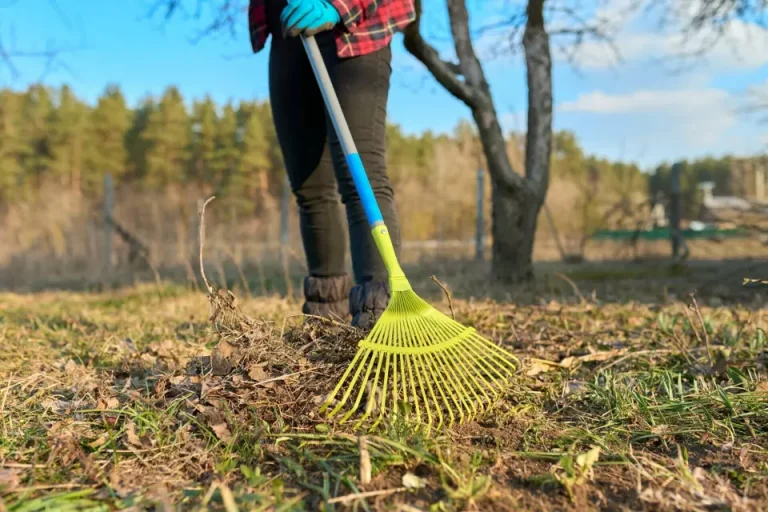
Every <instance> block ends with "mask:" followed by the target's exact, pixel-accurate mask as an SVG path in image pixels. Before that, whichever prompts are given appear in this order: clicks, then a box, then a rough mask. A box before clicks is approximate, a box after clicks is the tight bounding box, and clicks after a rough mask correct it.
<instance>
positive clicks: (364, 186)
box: [301, 35, 384, 228]
mask: <svg viewBox="0 0 768 512" xmlns="http://www.w3.org/2000/svg"><path fill="white" fill-rule="evenodd" d="M301 42H302V43H304V49H305V50H306V51H307V57H309V63H310V64H311V65H312V70H313V71H314V72H315V78H316V79H317V85H318V86H319V87H320V93H321V94H322V95H323V100H324V101H325V107H326V109H327V111H328V114H329V115H330V116H331V123H333V128H334V130H335V131H336V135H337V136H338V138H339V142H340V143H341V149H342V150H343V151H344V157H345V158H346V160H347V166H348V167H349V172H350V174H351V175H352V181H353V182H354V183H355V188H356V189H357V195H358V196H360V202H361V203H362V204H363V209H364V210H365V216H366V218H367V219H368V225H369V226H371V228H373V227H375V226H376V225H377V224H380V223H382V224H383V223H384V217H383V216H382V215H381V210H380V209H379V204H378V203H377V202H376V196H375V195H374V194H373V189H372V188H371V183H370V182H369V181H368V175H367V174H366V172H365V166H364V165H363V161H362V160H361V159H360V154H359V153H358V152H357V147H356V146H355V141H354V140H353V139H352V133H350V131H349V126H347V120H346V119H345V117H344V112H343V111H342V110H341V105H340V104H339V99H338V98H337V97H336V91H335V90H334V88H333V83H332V82H331V77H330V76H329V75H328V69H327V68H326V67H325V62H324V61H323V56H322V54H321V53H320V48H319V47H318V46H317V41H316V40H315V37H314V36H303V35H302V36H301Z"/></svg>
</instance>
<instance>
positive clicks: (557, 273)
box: [555, 272, 587, 302]
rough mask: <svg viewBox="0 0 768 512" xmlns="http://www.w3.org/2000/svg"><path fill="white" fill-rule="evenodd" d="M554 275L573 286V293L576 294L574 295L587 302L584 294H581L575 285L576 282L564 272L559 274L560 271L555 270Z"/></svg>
mask: <svg viewBox="0 0 768 512" xmlns="http://www.w3.org/2000/svg"><path fill="white" fill-rule="evenodd" d="M555 277H559V278H560V279H562V280H563V281H565V282H566V283H568V284H569V285H571V288H573V293H575V294H576V296H577V297H578V298H579V300H581V302H587V299H585V298H584V295H582V294H581V291H580V290H579V287H578V286H576V283H574V282H573V280H572V279H571V278H570V277H568V276H567V275H565V274H561V273H560V272H555Z"/></svg>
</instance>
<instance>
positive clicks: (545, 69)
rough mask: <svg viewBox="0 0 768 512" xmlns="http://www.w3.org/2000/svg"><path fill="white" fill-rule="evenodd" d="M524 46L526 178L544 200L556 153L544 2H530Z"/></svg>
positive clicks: (537, 0) (536, 0)
mask: <svg viewBox="0 0 768 512" xmlns="http://www.w3.org/2000/svg"><path fill="white" fill-rule="evenodd" d="M523 47H524V48H525V65H526V71H527V73H528V136H527V137H526V144H525V177H526V181H527V182H528V184H529V186H530V187H531V188H532V189H533V191H534V193H535V194H536V195H537V196H538V200H540V201H544V195H545V194H546V191H547V187H548V186H549V160H550V156H551V154H552V55H551V51H550V47H549V35H548V34H547V30H546V27H545V25H544V0H528V20H527V22H526V26H525V33H524V35H523Z"/></svg>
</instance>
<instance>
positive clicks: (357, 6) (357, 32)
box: [248, 0, 416, 57]
mask: <svg viewBox="0 0 768 512" xmlns="http://www.w3.org/2000/svg"><path fill="white" fill-rule="evenodd" d="M267 1H268V0H250V5H249V7H248V30H249V32H250V36H251V47H252V48H253V52H254V53H256V52H259V51H261V49H262V48H264V45H265V44H266V42H267V37H269V29H268V27H267V13H266V2H267ZM329 2H330V3H331V4H332V5H333V6H334V7H335V8H336V10H337V11H339V14H341V24H342V27H337V28H336V29H335V34H336V48H337V52H338V55H339V57H354V56H356V55H365V54H367V53H372V52H375V51H376V50H378V49H380V48H383V47H385V46H386V45H388V44H389V42H390V41H391V40H392V35H393V34H394V33H395V32H397V31H399V30H402V29H403V28H405V27H406V26H407V25H408V24H409V23H411V22H412V21H413V20H415V19H416V10H415V8H414V6H413V0H329Z"/></svg>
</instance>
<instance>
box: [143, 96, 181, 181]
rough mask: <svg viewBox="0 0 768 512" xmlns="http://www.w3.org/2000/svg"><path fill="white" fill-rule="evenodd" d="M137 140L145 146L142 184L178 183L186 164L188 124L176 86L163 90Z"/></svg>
mask: <svg viewBox="0 0 768 512" xmlns="http://www.w3.org/2000/svg"><path fill="white" fill-rule="evenodd" d="M141 139H142V141H143V142H144V143H146V144H147V147H146V153H145V159H146V175H145V176H144V181H145V183H146V184H147V185H148V186H150V187H153V188H162V187H164V186H167V185H175V184H180V183H182V180H183V178H184V176H185V174H186V173H185V168H186V164H187V162H188V153H189V151H188V150H189V142H190V123H189V118H188V116H187V111H186V108H185V107H184V100H183V98H182V96H181V93H180V92H179V90H178V89H177V88H176V87H169V88H168V89H166V91H165V93H164V94H163V97H162V98H161V99H160V102H159V103H158V105H157V108H156V109H153V110H152V111H151V112H150V113H149V119H148V120H147V126H146V129H145V130H143V133H142V134H141Z"/></svg>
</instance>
